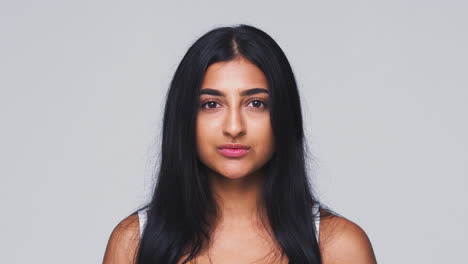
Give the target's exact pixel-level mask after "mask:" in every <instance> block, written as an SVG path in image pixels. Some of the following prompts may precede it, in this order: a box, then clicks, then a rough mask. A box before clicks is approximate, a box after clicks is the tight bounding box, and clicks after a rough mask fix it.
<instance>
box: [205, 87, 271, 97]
mask: <svg viewBox="0 0 468 264" xmlns="http://www.w3.org/2000/svg"><path fill="white" fill-rule="evenodd" d="M258 93H266V94H270V92H269V91H268V90H267V89H264V88H251V89H247V90H244V91H242V92H241V93H240V95H241V96H248V95H254V94H258ZM202 94H208V95H214V96H222V97H225V96H226V95H225V94H224V93H223V92H221V91H219V90H216V89H213V88H205V89H202V90H200V91H199V95H202Z"/></svg>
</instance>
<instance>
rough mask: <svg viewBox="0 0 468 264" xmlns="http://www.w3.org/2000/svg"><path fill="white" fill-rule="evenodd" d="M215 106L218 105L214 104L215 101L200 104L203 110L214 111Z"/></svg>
mask: <svg viewBox="0 0 468 264" xmlns="http://www.w3.org/2000/svg"><path fill="white" fill-rule="evenodd" d="M216 105H218V103H217V102H215V101H208V102H206V103H204V104H202V105H201V107H202V108H203V109H215V108H216ZM206 106H208V108H207V107H206Z"/></svg>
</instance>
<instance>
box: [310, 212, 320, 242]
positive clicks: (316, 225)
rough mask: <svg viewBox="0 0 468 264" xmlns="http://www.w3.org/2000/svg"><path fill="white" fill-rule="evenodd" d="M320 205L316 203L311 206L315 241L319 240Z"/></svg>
mask: <svg viewBox="0 0 468 264" xmlns="http://www.w3.org/2000/svg"><path fill="white" fill-rule="evenodd" d="M319 208H320V205H319V204H318V203H317V204H315V205H314V206H313V207H312V215H313V216H314V222H315V232H316V233H315V238H316V239H317V243H318V242H319V233H320V210H319Z"/></svg>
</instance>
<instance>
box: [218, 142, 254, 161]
mask: <svg viewBox="0 0 468 264" xmlns="http://www.w3.org/2000/svg"><path fill="white" fill-rule="evenodd" d="M218 151H219V152H220V153H221V154H222V155H223V156H225V157H228V158H239V157H242V156H244V155H246V154H247V153H248V152H249V151H250V147H249V146H245V145H241V144H224V145H221V146H219V147H218Z"/></svg>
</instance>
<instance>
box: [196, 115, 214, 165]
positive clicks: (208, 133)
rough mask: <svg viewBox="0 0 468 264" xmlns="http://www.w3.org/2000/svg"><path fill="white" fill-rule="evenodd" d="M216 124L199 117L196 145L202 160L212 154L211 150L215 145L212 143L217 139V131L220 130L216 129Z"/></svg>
mask: <svg viewBox="0 0 468 264" xmlns="http://www.w3.org/2000/svg"><path fill="white" fill-rule="evenodd" d="M215 124H216V122H209V120H207V119H206V118H203V117H198V118H197V120H196V141H197V142H196V143H197V152H198V156H199V157H200V159H202V158H203V156H206V155H208V154H209V153H210V148H212V146H213V144H214V143H213V142H211V141H212V139H215V138H216V135H215V134H216V131H218V130H219V128H216V127H215Z"/></svg>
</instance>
